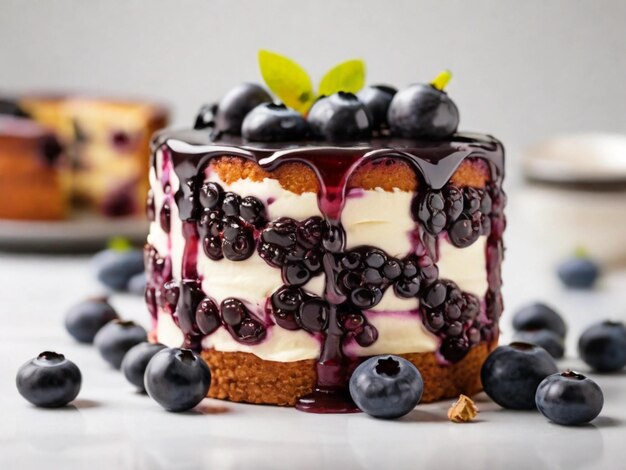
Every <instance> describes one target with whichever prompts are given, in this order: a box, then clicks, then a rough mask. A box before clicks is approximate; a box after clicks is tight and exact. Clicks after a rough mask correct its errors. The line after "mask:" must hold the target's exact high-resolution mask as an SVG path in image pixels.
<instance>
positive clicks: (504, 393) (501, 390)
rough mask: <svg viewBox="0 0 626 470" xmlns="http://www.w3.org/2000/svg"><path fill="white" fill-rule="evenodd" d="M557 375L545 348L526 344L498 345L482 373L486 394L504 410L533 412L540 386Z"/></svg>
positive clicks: (488, 358) (552, 360) (484, 365)
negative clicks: (543, 381)
mask: <svg viewBox="0 0 626 470" xmlns="http://www.w3.org/2000/svg"><path fill="white" fill-rule="evenodd" d="M556 372H557V367H556V364H555V363H554V359H552V356H550V354H548V353H547V352H546V350H545V349H543V348H540V347H539V346H535V345H532V344H527V343H511V344H510V345H508V346H499V347H497V348H496V349H495V350H493V352H492V353H491V354H489V356H488V357H487V360H486V361H485V363H484V364H483V367H482V369H481V371H480V378H481V380H482V383H483V388H484V389H485V392H486V393H487V395H488V396H489V398H491V399H492V400H493V401H495V402H496V403H497V404H498V405H500V406H501V407H503V408H510V409H513V410H532V409H534V408H535V392H536V391H537V386H538V385H539V384H540V383H541V381H542V380H543V379H545V378H546V377H547V376H548V375H551V374H554V373H556Z"/></svg>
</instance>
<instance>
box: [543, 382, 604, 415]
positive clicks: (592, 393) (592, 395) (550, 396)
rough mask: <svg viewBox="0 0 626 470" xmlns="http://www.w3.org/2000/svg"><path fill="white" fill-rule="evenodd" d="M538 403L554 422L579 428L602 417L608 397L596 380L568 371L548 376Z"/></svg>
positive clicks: (544, 413)
mask: <svg viewBox="0 0 626 470" xmlns="http://www.w3.org/2000/svg"><path fill="white" fill-rule="evenodd" d="M535 402H536V404H537V409H538V410H539V411H540V412H541V414H542V415H544V416H545V417H546V418H548V419H549V420H550V421H552V422H554V423H556V424H561V425H564V426H575V425H579V424H585V423H588V422H590V421H592V420H593V419H595V418H596V417H597V416H598V415H599V414H600V412H601V411H602V406H603V405H604V395H603V394H602V390H601V389H600V387H599V386H598V384H597V383H595V382H594V381H593V380H591V379H589V378H587V377H585V376H584V375H582V374H579V373H576V372H573V371H566V372H562V373H560V374H553V375H550V376H548V377H546V378H545V379H544V380H543V381H542V382H541V383H540V384H539V387H537V393H536V394H535Z"/></svg>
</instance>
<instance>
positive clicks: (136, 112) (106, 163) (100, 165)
mask: <svg viewBox="0 0 626 470" xmlns="http://www.w3.org/2000/svg"><path fill="white" fill-rule="evenodd" d="M20 105H21V106H22V107H23V109H24V110H25V111H26V112H27V113H28V114H30V115H31V116H32V117H33V118H34V119H35V120H37V121H39V122H41V123H43V124H45V125H47V126H50V127H51V128H53V129H55V130H56V131H57V133H58V134H59V137H60V139H61V140H62V141H63V142H64V143H65V145H66V146H67V148H68V150H69V153H70V158H71V168H72V172H71V173H72V178H71V181H72V195H73V199H74V202H75V203H77V204H78V205H79V206H81V207H87V208H90V209H92V210H95V211H97V212H99V213H101V214H102V215H105V216H109V217H118V216H131V215H142V214H143V213H144V210H145V194H146V191H147V187H148V155H149V142H150V137H151V136H152V134H153V133H154V132H155V131H157V130H158V129H161V128H162V127H164V126H165V125H166V124H167V112H166V110H165V109H164V108H163V107H162V106H160V105H157V104H153V103H149V102H140V101H120V100H109V99H98V98H89V97H73V96H61V97H54V96H30V97H26V98H23V99H22V100H20Z"/></svg>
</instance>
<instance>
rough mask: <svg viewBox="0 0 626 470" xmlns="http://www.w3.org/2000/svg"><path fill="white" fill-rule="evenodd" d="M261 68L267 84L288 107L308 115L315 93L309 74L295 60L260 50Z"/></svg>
mask: <svg viewBox="0 0 626 470" xmlns="http://www.w3.org/2000/svg"><path fill="white" fill-rule="evenodd" d="M259 67H260V69H261V75H262V76H263V80H264V81H265V84H266V85H267V86H268V88H269V89H270V90H272V91H273V92H274V94H275V95H276V96H277V97H278V99H280V100H281V101H282V102H283V104H285V105H286V106H288V107H290V108H293V109H295V110H296V111H298V112H299V113H302V114H304V113H306V112H307V111H308V110H309V108H310V107H311V105H312V104H313V101H314V100H315V92H314V91H313V82H311V78H310V77H309V74H308V73H307V72H306V70H304V69H303V68H302V67H301V66H300V65H298V64H297V63H296V62H294V61H293V60H291V59H289V58H287V57H285V56H282V55H280V54H276V53H275V52H271V51H266V50H260V51H259Z"/></svg>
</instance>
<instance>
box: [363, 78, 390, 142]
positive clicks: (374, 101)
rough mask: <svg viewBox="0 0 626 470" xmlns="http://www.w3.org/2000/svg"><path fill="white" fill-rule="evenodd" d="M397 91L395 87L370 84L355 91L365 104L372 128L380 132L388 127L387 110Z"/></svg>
mask: <svg viewBox="0 0 626 470" xmlns="http://www.w3.org/2000/svg"><path fill="white" fill-rule="evenodd" d="M397 91H398V90H396V89H395V88H393V87H391V86H387V85H372V86H368V87H365V88H363V89H362V90H361V91H359V92H358V93H357V95H356V96H357V97H358V98H359V100H361V102H362V103H363V104H364V105H365V108H366V109H367V111H368V113H369V116H370V119H371V124H372V130H374V131H376V132H380V131H381V130H383V129H387V128H389V125H388V124H387V112H388V111H389V105H390V104H391V100H392V99H393V97H394V95H395V94H396V93H397Z"/></svg>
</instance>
